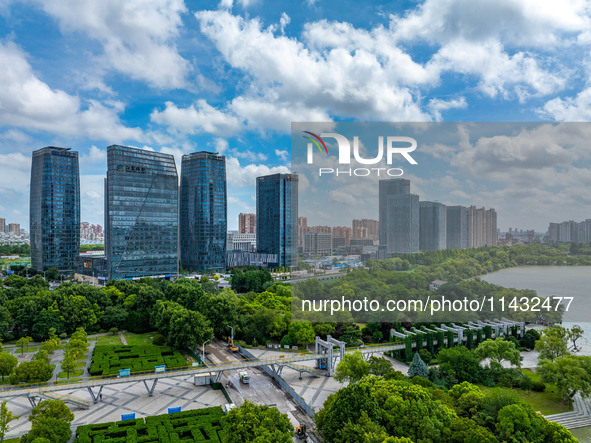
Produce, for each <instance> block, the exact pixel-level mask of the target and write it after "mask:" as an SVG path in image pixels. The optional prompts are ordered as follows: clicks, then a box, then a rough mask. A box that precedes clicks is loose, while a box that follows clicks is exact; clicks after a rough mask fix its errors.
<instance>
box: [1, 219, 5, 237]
mask: <svg viewBox="0 0 591 443" xmlns="http://www.w3.org/2000/svg"><path fill="white" fill-rule="evenodd" d="M5 232H6V219H5V218H0V234H4V233H5Z"/></svg>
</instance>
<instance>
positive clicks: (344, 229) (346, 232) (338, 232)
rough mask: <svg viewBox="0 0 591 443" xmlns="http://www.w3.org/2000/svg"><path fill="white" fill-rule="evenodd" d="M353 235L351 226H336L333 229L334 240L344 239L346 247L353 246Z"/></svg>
mask: <svg viewBox="0 0 591 443" xmlns="http://www.w3.org/2000/svg"><path fill="white" fill-rule="evenodd" d="M352 235H353V229H351V228H350V227H349V226H335V227H334V228H332V236H333V238H343V239H344V240H345V243H344V246H349V245H350V244H351V237H352Z"/></svg>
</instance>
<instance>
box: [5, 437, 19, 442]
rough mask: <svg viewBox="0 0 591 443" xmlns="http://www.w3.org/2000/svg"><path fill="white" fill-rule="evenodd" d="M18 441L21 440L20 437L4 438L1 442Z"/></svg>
mask: <svg viewBox="0 0 591 443" xmlns="http://www.w3.org/2000/svg"><path fill="white" fill-rule="evenodd" d="M20 441H21V438H20V437H14V438H5V439H4V441H3V442H2V443H19V442H20Z"/></svg>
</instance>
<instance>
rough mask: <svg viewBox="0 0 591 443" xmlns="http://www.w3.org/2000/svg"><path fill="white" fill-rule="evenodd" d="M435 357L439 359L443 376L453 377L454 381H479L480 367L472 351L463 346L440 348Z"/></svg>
mask: <svg viewBox="0 0 591 443" xmlns="http://www.w3.org/2000/svg"><path fill="white" fill-rule="evenodd" d="M437 358H438V360H439V361H440V365H439V370H440V372H441V373H442V375H443V378H447V379H453V380H455V382H456V383H458V382H463V381H468V382H471V383H477V382H478V381H480V375H481V372H482V368H481V367H480V364H479V363H478V359H477V358H476V356H475V355H474V352H473V351H470V350H469V349H468V348H466V347H465V346H455V347H453V348H450V349H441V350H440V351H439V353H438V354H437ZM453 384H455V383H453Z"/></svg>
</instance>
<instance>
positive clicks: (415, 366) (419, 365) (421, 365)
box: [408, 352, 429, 378]
mask: <svg viewBox="0 0 591 443" xmlns="http://www.w3.org/2000/svg"><path fill="white" fill-rule="evenodd" d="M408 376H409V377H410V378H413V377H424V378H428V377H429V368H428V367H427V365H426V364H425V362H424V361H423V360H422V359H421V356H420V355H419V353H418V352H415V356H414V357H413V358H412V363H411V364H410V366H409V367H408Z"/></svg>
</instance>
